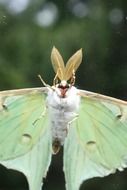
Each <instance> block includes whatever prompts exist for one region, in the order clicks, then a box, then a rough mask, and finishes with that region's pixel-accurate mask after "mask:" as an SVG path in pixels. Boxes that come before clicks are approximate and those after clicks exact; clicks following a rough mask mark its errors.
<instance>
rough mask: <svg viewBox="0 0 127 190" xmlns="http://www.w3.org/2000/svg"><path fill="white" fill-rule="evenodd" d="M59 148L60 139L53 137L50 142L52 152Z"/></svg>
mask: <svg viewBox="0 0 127 190" xmlns="http://www.w3.org/2000/svg"><path fill="white" fill-rule="evenodd" d="M60 148H61V143H60V140H59V139H58V138H56V139H54V140H53V143H52V150H53V154H57V153H58V152H59V150H60Z"/></svg>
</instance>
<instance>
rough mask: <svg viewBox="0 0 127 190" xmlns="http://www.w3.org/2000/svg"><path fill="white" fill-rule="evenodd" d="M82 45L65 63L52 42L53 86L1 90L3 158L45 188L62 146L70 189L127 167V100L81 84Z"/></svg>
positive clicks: (32, 188) (36, 189)
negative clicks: (78, 74) (78, 80)
mask: <svg viewBox="0 0 127 190" xmlns="http://www.w3.org/2000/svg"><path fill="white" fill-rule="evenodd" d="M81 61H82V50H81V49H80V50H78V51H77V52H76V53H75V54H74V55H73V56H72V57H71V58H70V59H69V60H68V61H67V64H66V65H65V64H64V61H63V58H62V56H61V54H60V53H59V51H58V50H57V49H56V48H55V47H53V49H52V52H51V62H52V66H53V69H54V71H55V73H56V75H55V78H54V81H53V86H50V85H47V84H46V83H45V82H44V81H43V79H42V78H41V77H40V78H41V80H42V82H43V84H44V86H45V87H40V88H28V89H19V90H8V91H2V92H0V163H1V164H2V165H4V166H6V167H7V168H12V169H15V170H18V171H20V172H22V173H23V174H24V175H25V176H26V178H27V181H28V184H29V190H40V189H41V188H42V178H43V177H46V173H47V171H48V167H49V165H50V162H51V157H52V154H57V153H58V152H59V150H60V148H61V146H63V149H64V159H63V162H64V164H63V165H64V168H63V170H64V173H65V181H66V190H78V189H79V187H80V185H81V184H82V182H83V181H85V180H87V179H90V178H93V177H97V176H99V177H103V176H106V175H109V174H110V173H114V172H115V171H116V170H117V169H118V170H120V171H122V170H123V169H124V168H125V167H127V102H126V101H123V100H119V99H116V98H112V97H108V96H105V95H101V94H98V93H93V92H89V91H85V90H80V89H77V88H76V87H75V86H74V84H75V72H76V70H77V69H78V67H79V65H80V64H81Z"/></svg>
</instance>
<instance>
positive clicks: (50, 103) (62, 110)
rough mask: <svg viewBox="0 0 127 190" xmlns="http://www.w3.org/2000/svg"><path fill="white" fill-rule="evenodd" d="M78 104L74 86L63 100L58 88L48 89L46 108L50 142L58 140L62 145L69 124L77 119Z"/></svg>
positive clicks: (78, 98)
mask: <svg viewBox="0 0 127 190" xmlns="http://www.w3.org/2000/svg"><path fill="white" fill-rule="evenodd" d="M79 103H80V97H79V95H78V89H77V88H76V87H74V86H71V87H70V88H68V90H67V91H66V94H65V97H64V98H63V97H61V92H60V89H59V88H58V87H55V88H54V89H49V91H48V96H47V107H48V112H49V118H50V122H51V130H52V140H55V139H58V140H59V142H60V144H61V145H63V143H64V140H65V138H66V136H67V130H68V127H69V122H71V121H72V120H73V119H74V118H76V117H77V111H78V109H79Z"/></svg>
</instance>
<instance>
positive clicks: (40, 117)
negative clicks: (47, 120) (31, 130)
mask: <svg viewBox="0 0 127 190" xmlns="http://www.w3.org/2000/svg"><path fill="white" fill-rule="evenodd" d="M46 112H47V107H46V106H45V107H44V110H43V112H42V113H41V115H40V116H39V117H38V118H37V119H36V120H35V121H34V122H33V125H35V124H36V123H37V121H39V120H40V119H42V117H44V116H45V115H46Z"/></svg>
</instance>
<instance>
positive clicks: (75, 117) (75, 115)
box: [67, 113, 79, 132]
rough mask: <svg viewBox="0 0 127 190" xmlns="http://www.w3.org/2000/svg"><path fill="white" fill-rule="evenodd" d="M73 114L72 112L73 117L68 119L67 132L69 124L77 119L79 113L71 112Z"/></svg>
mask: <svg viewBox="0 0 127 190" xmlns="http://www.w3.org/2000/svg"><path fill="white" fill-rule="evenodd" d="M73 114H74V118H73V119H72V120H71V121H69V122H68V124H67V132H68V130H69V127H70V126H71V124H72V123H73V122H74V121H75V120H76V119H78V116H79V114H77V113H73Z"/></svg>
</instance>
